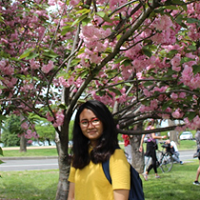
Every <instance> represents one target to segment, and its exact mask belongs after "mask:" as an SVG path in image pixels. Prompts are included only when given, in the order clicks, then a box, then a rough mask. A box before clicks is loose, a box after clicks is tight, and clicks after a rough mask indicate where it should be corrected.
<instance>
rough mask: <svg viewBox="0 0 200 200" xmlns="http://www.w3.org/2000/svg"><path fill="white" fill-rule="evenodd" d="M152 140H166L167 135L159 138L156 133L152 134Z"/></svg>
mask: <svg viewBox="0 0 200 200" xmlns="http://www.w3.org/2000/svg"><path fill="white" fill-rule="evenodd" d="M152 138H153V139H164V138H166V135H164V136H157V135H156V134H155V133H152Z"/></svg>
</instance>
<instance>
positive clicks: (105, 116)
mask: <svg viewBox="0 0 200 200" xmlns="http://www.w3.org/2000/svg"><path fill="white" fill-rule="evenodd" d="M85 108H86V109H89V110H91V111H92V112H93V113H94V114H95V115H96V117H97V118H98V119H99V120H100V121H101V122H102V124H103V133H102V135H101V137H100V138H99V139H98V144H97V146H96V147H94V148H93V149H92V151H91V152H89V144H90V141H89V139H88V138H87V137H85V136H84V135H83V133H82V131H81V128H80V125H79V122H80V114H81V113H82V111H83V110H84V109H85ZM117 144H118V140H117V131H116V124H115V122H114V119H113V117H112V114H111V112H110V111H109V110H108V108H107V107H106V106H105V105H104V104H103V103H102V102H100V101H97V100H89V101H87V102H86V103H84V104H82V105H81V106H80V107H79V109H78V111H77V113H76V117H75V121H74V129H73V147H72V154H73V158H72V166H73V167H75V168H78V169H82V168H84V167H85V166H86V165H88V164H89V162H90V160H91V161H92V162H93V163H95V164H96V163H101V162H104V161H106V160H108V159H109V157H110V156H111V155H112V154H113V153H114V151H115V148H116V146H117Z"/></svg>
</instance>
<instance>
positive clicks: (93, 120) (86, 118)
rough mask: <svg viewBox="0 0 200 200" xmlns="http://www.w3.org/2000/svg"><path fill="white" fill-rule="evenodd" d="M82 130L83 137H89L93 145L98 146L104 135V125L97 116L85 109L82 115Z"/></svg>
mask: <svg viewBox="0 0 200 200" xmlns="http://www.w3.org/2000/svg"><path fill="white" fill-rule="evenodd" d="M80 128H81V130H82V132H83V135H84V136H85V137H87V138H88V139H89V140H90V141H91V144H92V145H96V144H97V141H98V139H99V138H100V136H101V135H102V133H103V124H102V122H101V121H100V120H99V119H98V118H97V117H96V115H95V114H94V113H93V112H92V111H91V110H89V109H87V108H85V109H84V110H83V111H82V112H81V114H80Z"/></svg>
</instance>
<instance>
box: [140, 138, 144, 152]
mask: <svg viewBox="0 0 200 200" xmlns="http://www.w3.org/2000/svg"><path fill="white" fill-rule="evenodd" d="M144 137H145V135H144V134H143V135H142V138H141V142H140V147H139V152H142V149H143V146H142V145H143V142H144Z"/></svg>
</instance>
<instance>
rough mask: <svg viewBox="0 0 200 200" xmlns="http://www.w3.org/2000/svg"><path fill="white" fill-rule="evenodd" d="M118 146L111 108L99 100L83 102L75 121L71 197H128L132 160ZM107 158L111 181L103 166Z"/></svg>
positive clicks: (99, 199) (93, 199)
mask: <svg viewBox="0 0 200 200" xmlns="http://www.w3.org/2000/svg"><path fill="white" fill-rule="evenodd" d="M117 146H118V140H117V131H116V124H115V123H114V120H113V117H112V114H111V113H110V111H109V110H108V108H107V107H106V106H105V105H104V104H103V103H101V102H99V101H96V100H90V101H87V102H86V103H84V104H82V105H81V106H80V107H79V109H78V111H77V113H76V117H75V121H74V128H73V147H72V153H73V154H72V164H71V167H70V174H69V179H68V180H69V182H70V186H69V195H68V200H72V199H73V200H74V199H76V200H105V199H109V200H128V197H129V190H130V164H129V163H128V161H127V159H126V156H125V154H124V151H123V150H122V149H116V147H117ZM107 160H109V169H110V174H111V178H112V184H110V183H109V181H108V180H107V178H106V176H105V174H104V171H103V167H102V163H104V162H105V161H107Z"/></svg>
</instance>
